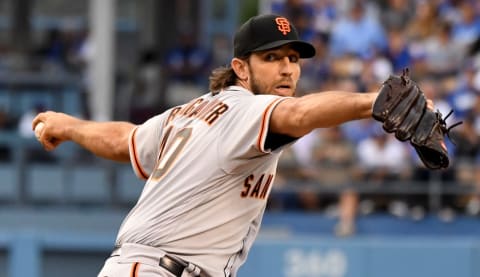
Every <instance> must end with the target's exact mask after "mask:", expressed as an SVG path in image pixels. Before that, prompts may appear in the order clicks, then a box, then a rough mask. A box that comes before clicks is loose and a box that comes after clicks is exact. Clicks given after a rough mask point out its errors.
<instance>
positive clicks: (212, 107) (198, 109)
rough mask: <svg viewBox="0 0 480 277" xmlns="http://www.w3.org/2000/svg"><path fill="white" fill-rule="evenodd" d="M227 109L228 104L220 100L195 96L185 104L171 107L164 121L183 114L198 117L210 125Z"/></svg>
mask: <svg viewBox="0 0 480 277" xmlns="http://www.w3.org/2000/svg"><path fill="white" fill-rule="evenodd" d="M227 110H228V105H227V104H225V103H223V102H222V101H219V100H217V99H215V100H211V101H209V100H206V99H203V98H197V99H194V100H192V101H190V102H189V103H188V104H186V105H183V106H178V107H175V108H173V109H172V112H171V113H170V115H169V117H168V119H167V122H166V123H167V124H169V123H170V122H171V121H172V120H173V119H174V118H175V117H177V116H184V117H189V118H198V119H201V120H203V121H204V122H206V123H207V124H208V125H212V124H213V123H215V121H216V120H217V119H218V118H220V116H221V115H222V114H223V113H225V112H226V111H227Z"/></svg>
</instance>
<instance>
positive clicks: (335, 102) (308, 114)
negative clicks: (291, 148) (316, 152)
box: [270, 91, 377, 137]
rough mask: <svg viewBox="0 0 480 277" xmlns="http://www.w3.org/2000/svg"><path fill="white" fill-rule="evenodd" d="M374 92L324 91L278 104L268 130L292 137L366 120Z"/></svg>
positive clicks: (373, 99)
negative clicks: (317, 129) (348, 122)
mask: <svg viewBox="0 0 480 277" xmlns="http://www.w3.org/2000/svg"><path fill="white" fill-rule="evenodd" d="M376 97H377V93H376V92H372V93H354V92H343V91H326V92H319V93H312V94H308V95H305V96H303V97H299V98H293V99H288V100H284V101H282V102H281V103H280V104H279V105H278V106H277V107H276V108H275V110H274V111H273V114H272V118H271V121H270V131H273V132H277V133H281V134H287V135H290V136H294V137H300V136H303V135H305V134H307V133H309V132H310V131H312V130H313V129H316V128H326V127H332V126H336V125H339V124H342V123H345V122H347V121H352V120H357V119H364V118H369V117H370V116H371V114H372V106H373V102H374V101H375V99H376Z"/></svg>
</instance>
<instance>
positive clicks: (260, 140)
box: [218, 95, 286, 172]
mask: <svg viewBox="0 0 480 277" xmlns="http://www.w3.org/2000/svg"><path fill="white" fill-rule="evenodd" d="M284 99H286V98H285V97H279V96H274V95H256V96H251V97H246V98H245V99H242V100H241V101H239V103H236V104H235V105H234V106H235V110H234V111H233V113H232V118H230V119H229V122H228V125H227V126H226V127H225V131H224V132H222V136H223V139H222V140H221V143H220V147H219V148H220V149H219V150H218V151H219V153H220V154H219V157H220V160H222V161H223V162H222V164H223V166H222V167H223V168H224V170H225V171H227V172H232V171H234V169H235V168H237V166H239V165H242V164H245V160H253V158H255V157H258V156H262V155H267V154H269V153H271V152H272V151H277V150H278V151H280V150H281V149H283V147H280V148H278V149H275V150H272V149H270V148H268V147H266V138H267V134H268V130H269V123H270V117H271V115H272V112H273V110H274V108H275V107H276V106H277V105H278V103H280V102H281V101H283V100H284Z"/></svg>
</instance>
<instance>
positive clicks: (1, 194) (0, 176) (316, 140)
mask: <svg viewBox="0 0 480 277" xmlns="http://www.w3.org/2000/svg"><path fill="white" fill-rule="evenodd" d="M267 12H274V13H277V14H281V15H284V16H286V17H288V18H289V19H290V20H291V22H292V23H293V24H294V25H295V26H296V27H297V29H298V31H299V33H300V36H301V37H302V39H304V40H307V41H310V42H311V43H312V44H314V45H315V47H316V49H317V55H316V57H315V58H314V59H311V60H305V61H302V63H303V70H302V78H301V80H300V83H299V90H298V94H299V95H303V94H308V93H310V92H312V91H323V90H347V91H375V90H377V89H378V88H379V86H380V84H381V83H382V81H383V80H385V79H386V78H387V77H388V76H389V75H390V74H400V73H401V72H402V69H404V68H405V67H408V68H409V69H410V73H411V77H412V79H414V80H415V81H417V82H418V83H419V85H420V87H421V88H422V89H423V91H424V93H425V94H426V95H427V96H428V97H429V98H431V99H433V100H434V101H435V103H436V107H437V108H438V109H439V110H440V112H441V113H442V114H443V115H444V116H445V115H447V114H448V113H449V112H450V110H452V109H453V110H454V111H455V112H454V114H453V115H451V116H450V117H448V119H447V123H448V124H449V125H451V124H453V123H455V122H457V121H460V120H461V121H463V122H464V123H463V124H462V125H460V126H458V127H456V128H455V129H452V131H451V133H450V136H451V138H452V140H453V142H455V144H456V145H455V144H454V143H451V142H450V141H448V142H447V144H448V148H449V152H450V156H451V166H450V167H449V168H448V169H446V170H441V171H428V170H426V169H425V168H424V167H423V166H422V164H421V163H420V161H419V160H418V158H417V155H416V153H415V150H414V149H413V148H412V147H411V146H410V145H409V144H408V143H400V142H398V141H396V140H395V138H392V136H390V135H387V134H385V133H384V132H383V131H382V129H381V126H379V124H378V123H376V122H373V121H369V120H364V121H358V122H351V123H348V124H344V125H342V126H340V127H336V128H331V129H322V130H317V131H314V132H312V133H311V134H309V135H307V136H305V137H303V138H302V139H301V140H299V141H298V142H297V143H295V144H294V145H293V146H292V147H291V148H290V149H288V150H287V151H286V152H285V153H284V155H283V157H282V159H281V161H280V164H279V173H278V176H277V178H276V184H275V186H274V188H273V190H272V193H271V195H270V200H269V204H268V209H267V212H266V215H265V218H264V221H263V226H262V231H261V232H260V235H259V238H258V240H257V242H256V243H255V245H254V247H253V249H252V251H251V253H250V256H249V259H248V260H247V263H246V264H245V265H244V267H243V268H242V269H241V271H240V276H288V277H316V276H318V277H377V276H378V277H380V276H382V277H384V276H388V277H391V276H399V277H400V276H422V277H424V276H437V277H443V276H445V277H451V276H455V277H474V276H480V263H479V262H478V261H479V260H480V239H479V238H480V221H479V218H480V217H479V216H480V194H479V190H480V152H479V151H480V137H479V135H480V2H478V1H473V0H430V1H426V0H363V1H361V0H351V1H349V0H338V1H335V0H315V1H314V0H248V1H236V0H177V1H155V0H137V1H133V0H89V1H87V0H79V1H66V0H37V1H33V0H0V277H4V276H5V277H7V276H8V277H25V276H28V277H56V276H79V277H80V276H96V274H97V273H98V271H99V269H100V268H101V266H102V265H103V262H104V260H105V259H106V257H108V256H109V253H110V251H111V250H112V246H113V243H114V239H115V236H116V232H117V230H118V227H119V226H120V223H121V221H122V219H123V217H124V216H125V215H126V214H127V212H128V210H129V209H130V208H131V207H132V206H133V205H134V204H135V202H136V199H137V197H138V195H139V194H140V192H141V190H142V185H143V183H142V182H141V181H140V180H138V179H136V177H135V176H134V173H133V171H132V169H131V167H130V165H129V164H116V163H113V162H108V161H104V160H101V159H99V158H96V157H94V156H92V155H91V154H89V153H87V152H85V151H84V150H82V149H80V148H79V147H77V146H76V145H74V144H71V143H66V144H64V145H62V146H61V147H60V148H59V149H58V150H56V151H54V152H45V151H43V149H42V148H41V147H40V145H39V144H38V143H37V142H36V140H35V139H34V135H33V132H32V131H31V120H32V118H33V117H34V116H35V114H36V113H38V112H40V111H44V110H55V111H62V112H66V113H69V114H73V115H76V116H79V117H82V118H86V119H92V120H128V121H132V122H134V123H141V122H143V121H145V120H146V119H147V118H149V117H150V116H152V115H155V114H157V113H160V112H162V111H164V110H165V109H167V108H169V107H171V106H173V105H176V104H179V103H183V102H185V101H188V100H190V99H191V98H193V97H196V96H199V95H202V94H204V93H206V92H207V91H208V76H209V73H210V71H211V70H212V69H213V68H215V67H217V66H221V65H226V64H228V63H229V61H230V59H231V58H232V50H231V49H232V36H233V33H234V32H235V30H236V28H237V27H238V26H239V25H240V24H241V23H242V22H244V21H245V20H246V19H247V18H248V17H250V16H253V15H256V14H258V13H267Z"/></svg>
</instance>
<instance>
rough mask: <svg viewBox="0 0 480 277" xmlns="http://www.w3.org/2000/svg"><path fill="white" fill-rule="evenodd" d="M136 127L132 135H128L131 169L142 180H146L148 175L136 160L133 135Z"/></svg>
mask: <svg viewBox="0 0 480 277" xmlns="http://www.w3.org/2000/svg"><path fill="white" fill-rule="evenodd" d="M137 129H138V127H135V129H133V131H132V133H131V134H130V150H131V153H132V154H131V158H132V165H133V169H134V170H135V172H137V174H138V175H139V177H142V178H143V179H145V180H146V179H148V174H147V173H145V170H144V169H143V168H142V166H141V164H140V161H139V159H138V154H137V145H136V144H135V133H136V132H137Z"/></svg>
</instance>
